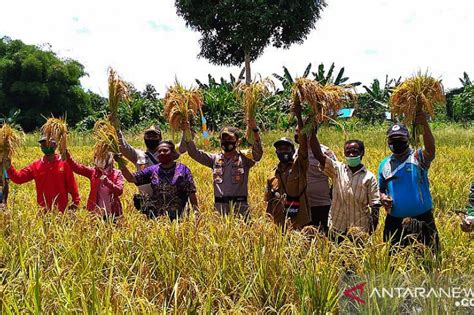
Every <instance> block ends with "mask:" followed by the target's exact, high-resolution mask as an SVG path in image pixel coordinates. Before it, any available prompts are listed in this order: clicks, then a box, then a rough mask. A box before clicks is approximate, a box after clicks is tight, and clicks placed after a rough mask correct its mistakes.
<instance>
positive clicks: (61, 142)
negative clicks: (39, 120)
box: [41, 117, 67, 161]
mask: <svg viewBox="0 0 474 315" xmlns="http://www.w3.org/2000/svg"><path fill="white" fill-rule="evenodd" d="M41 133H42V134H43V135H44V136H45V137H46V138H47V139H48V141H49V140H54V141H56V144H57V145H58V150H59V153H60V154H61V159H62V160H64V161H65V160H66V150H67V124H66V120H65V119H63V118H54V117H51V118H48V120H46V123H45V124H44V125H43V126H42V127H41Z"/></svg>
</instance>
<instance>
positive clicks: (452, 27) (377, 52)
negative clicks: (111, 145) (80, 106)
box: [0, 0, 474, 95]
mask: <svg viewBox="0 0 474 315" xmlns="http://www.w3.org/2000/svg"><path fill="white" fill-rule="evenodd" d="M327 2H328V7H327V8H326V9H325V11H324V12H323V14H322V19H321V20H320V21H319V22H318V23H317V27H316V29H315V30H314V31H313V32H312V33H311V34H310V36H308V38H307V40H306V41H305V43H304V44H302V45H294V46H292V47H291V48H290V49H288V50H282V49H275V48H271V47H269V48H267V49H266V50H265V53H264V55H263V56H262V57H261V58H260V59H258V60H257V61H256V62H255V63H253V65H252V66H253V69H252V70H253V73H254V74H256V73H259V74H261V75H262V76H264V77H265V76H269V75H271V74H272V73H273V72H277V73H281V72H282V66H287V67H288V68H289V69H290V71H291V72H292V73H293V74H295V75H298V74H299V75H301V74H302V73H303V71H304V69H305V67H306V66H307V64H308V63H310V62H311V63H312V64H313V66H314V67H316V66H317V65H318V64H319V63H321V62H323V63H325V64H326V65H327V66H329V65H330V64H331V63H332V62H335V63H336V67H338V68H339V67H342V66H344V67H345V69H346V74H347V75H348V76H349V77H350V78H351V80H352V81H362V82H363V83H364V84H369V83H370V82H371V81H372V79H374V78H379V79H380V80H384V78H385V74H388V75H389V76H391V77H398V76H402V77H407V76H410V75H411V74H413V73H415V72H417V71H418V70H422V71H425V70H428V71H429V72H430V73H431V74H432V75H433V76H435V77H438V78H441V79H443V82H444V85H445V86H446V87H447V88H452V87H456V86H458V85H459V82H458V77H460V76H461V75H462V72H463V71H467V72H468V73H469V74H471V77H474V62H473V57H474V45H473V33H472V32H473V31H472V30H474V18H473V15H474V2H473V1H470V0H451V1H441V0H431V1H429V0H399V1H388V0H387V1H385V0H358V1H355V0H327ZM4 35H8V36H10V37H12V38H15V39H21V40H23V41H24V42H26V43H30V44H44V43H49V44H51V45H52V49H53V50H54V51H55V52H57V53H58V54H59V56H61V57H63V58H74V59H77V60H79V61H80V62H81V63H82V64H83V65H84V66H85V67H86V71H87V72H88V73H89V76H88V77H86V78H84V79H83V80H82V83H83V86H84V87H85V88H89V89H91V90H93V91H95V92H97V93H99V94H101V95H106V92H107V91H106V89H107V82H106V80H107V67H108V66H113V67H114V68H116V70H117V71H118V72H119V73H120V74H121V76H122V77H123V78H124V79H125V80H127V81H130V82H131V83H133V84H134V85H135V86H136V87H137V88H139V89H141V88H143V87H144V86H145V84H146V83H151V84H153V85H155V86H156V87H157V89H158V91H160V92H161V93H163V92H164V91H165V89H166V87H167V86H169V85H171V84H172V83H173V81H174V79H175V77H176V78H178V79H179V80H180V81H181V82H182V83H184V84H186V85H190V84H193V83H194V79H195V78H198V79H200V80H203V81H206V80H207V74H208V73H211V74H212V75H214V76H215V77H217V78H219V77H221V76H224V77H228V75H229V73H233V74H234V75H236V74H238V72H239V68H238V67H222V66H214V65H211V64H209V63H208V62H207V61H206V60H204V59H197V57H196V56H197V54H198V52H199V46H198V40H199V34H198V33H195V32H192V31H191V30H189V29H187V28H186V26H185V23H184V21H183V20H182V19H181V18H178V17H177V16H176V13H175V9H174V1H172V0H155V1H148V0H138V1H133V2H132V1H122V0H118V1H108V0H106V1H97V0H96V1H91V0H82V1H74V2H72V1H57V0H55V1H51V0H46V1H32V0H29V1H26V0H17V1H9V2H8V3H6V4H2V10H1V11H0V36H4Z"/></svg>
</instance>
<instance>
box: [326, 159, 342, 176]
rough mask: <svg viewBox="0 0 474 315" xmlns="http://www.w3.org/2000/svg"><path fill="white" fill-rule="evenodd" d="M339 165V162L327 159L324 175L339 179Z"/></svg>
mask: <svg viewBox="0 0 474 315" xmlns="http://www.w3.org/2000/svg"><path fill="white" fill-rule="evenodd" d="M338 163H339V162H337V161H333V160H331V159H330V158H328V157H326V162H325V163H324V169H323V170H322V171H323V173H324V174H325V175H326V176H327V177H330V178H335V177H337V172H338Z"/></svg>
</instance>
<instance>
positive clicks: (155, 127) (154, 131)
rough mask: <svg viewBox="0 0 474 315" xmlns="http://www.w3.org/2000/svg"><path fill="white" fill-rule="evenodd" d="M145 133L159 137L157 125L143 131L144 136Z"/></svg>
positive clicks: (159, 131)
mask: <svg viewBox="0 0 474 315" xmlns="http://www.w3.org/2000/svg"><path fill="white" fill-rule="evenodd" d="M146 133H155V134H157V135H158V136H160V137H161V129H160V126H159V125H152V126H150V127H149V128H148V129H146V130H145V134H146Z"/></svg>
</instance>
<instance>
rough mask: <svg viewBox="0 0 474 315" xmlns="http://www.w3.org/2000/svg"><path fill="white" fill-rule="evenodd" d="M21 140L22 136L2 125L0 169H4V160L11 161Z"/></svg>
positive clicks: (9, 127)
mask: <svg viewBox="0 0 474 315" xmlns="http://www.w3.org/2000/svg"><path fill="white" fill-rule="evenodd" d="M22 140H23V134H22V133H21V132H20V131H18V130H16V129H14V128H12V126H10V125H9V124H6V123H5V124H3V126H2V127H1V128H0V160H1V161H2V169H3V168H5V166H6V165H4V163H5V160H7V159H8V160H11V159H12V156H13V155H14V154H16V152H17V151H18V149H19V148H20V145H21V142H22Z"/></svg>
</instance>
